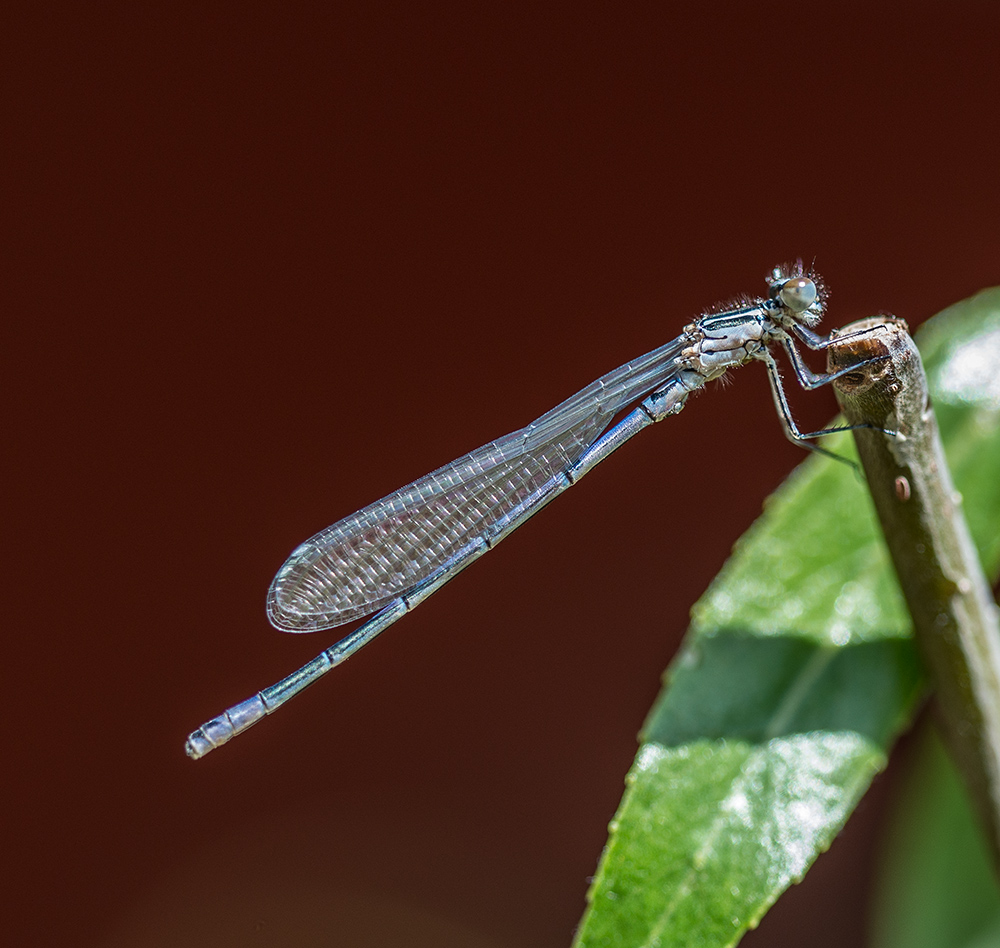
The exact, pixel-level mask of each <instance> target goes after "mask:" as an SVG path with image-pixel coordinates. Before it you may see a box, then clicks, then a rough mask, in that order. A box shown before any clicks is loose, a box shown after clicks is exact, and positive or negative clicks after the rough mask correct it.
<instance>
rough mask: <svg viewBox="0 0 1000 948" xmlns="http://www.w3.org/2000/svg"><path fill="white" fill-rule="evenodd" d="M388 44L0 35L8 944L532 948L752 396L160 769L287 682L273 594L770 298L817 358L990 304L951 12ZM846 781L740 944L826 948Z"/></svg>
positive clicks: (564, 891)
mask: <svg viewBox="0 0 1000 948" xmlns="http://www.w3.org/2000/svg"><path fill="white" fill-rule="evenodd" d="M404 7H409V5H404V4H394V5H372V4H356V5H353V6H347V5H345V4H343V3H339V4H330V5H327V4H315V5H313V6H300V5H290V4H271V5H267V6H261V5H249V4H234V5H231V6H228V7H222V6H219V5H211V6H209V5H190V6H180V5H176V4H170V5H166V4H164V5H162V8H160V9H157V8H155V7H154V6H153V5H150V4H141V5H136V4H122V5H120V6H118V7H114V6H109V5H100V6H99V5H89V4H88V5H85V8H84V9H78V10H76V11H75V12H70V11H58V10H50V11H49V12H47V13H46V14H45V15H43V16H39V17H37V18H36V20H35V22H33V23H31V24H24V25H23V27H19V28H17V29H13V30H12V31H11V32H10V34H9V35H8V37H7V41H8V44H9V45H11V46H12V47H13V51H12V54H11V55H10V56H9V57H8V61H7V65H8V67H12V68H10V72H11V78H10V79H9V80H8V81H5V86H6V92H7V95H8V99H9V101H11V102H12V104H13V111H12V112H11V113H10V118H9V122H8V124H7V132H6V135H7V139H8V145H9V146H11V147H9V149H8V151H9V153H10V154H11V155H12V156H13V158H14V160H15V164H14V169H13V170H14V174H13V176H11V177H10V178H9V181H10V184H9V187H8V193H7V194H6V196H5V202H6V204H7V211H8V215H7V216H8V224H7V226H5V228H4V230H5V236H6V238H7V239H6V244H7V246H8V249H7V251H5V254H4V256H5V261H4V262H5V264H6V266H5V268H4V269H5V271H6V273H7V278H6V280H5V284H6V288H7V293H6V296H7V299H8V302H7V305H6V306H5V310H6V320H5V325H6V327H7V330H6V333H5V343H6V345H5V348H6V356H7V357H6V359H5V364H6V366H7V368H6V369H5V371H4V376H5V379H4V382H5V386H4V389H5V395H4V399H3V401H4V404H5V414H6V415H7V419H8V420H7V424H6V426H5V442H6V444H7V446H8V448H9V454H8V456H7V462H6V465H5V467H6V469H7V473H8V476H9V480H8V488H7V490H6V491H5V494H6V495H7V497H8V499H9V500H10V501H12V503H11V511H10V513H9V516H8V524H7V529H6V533H7V537H8V541H9V543H8V553H9V554H11V556H10V563H9V565H8V567H7V577H8V580H7V581H8V586H7V589H8V602H9V604H10V605H11V606H12V608H8V610H7V613H8V623H7V630H8V633H7V636H6V639H7V648H8V664H7V668H8V693H7V696H6V700H5V702H4V703H5V707H6V712H5V714H6V718H7V722H8V723H7V728H6V730H7V732H8V739H9V740H8V751H7V754H6V761H7V763H6V771H7V774H6V777H5V779H4V781H3V783H4V786H5V794H4V795H5V798H6V800H5V802H4V810H5V815H6V816H7V817H8V818H9V824H10V829H11V830H12V833H11V839H10V841H9V842H8V843H5V845H4V849H5V860H4V861H5V863H6V864H7V866H8V869H9V870H10V871H9V873H8V879H7V881H6V883H5V886H4V892H5V895H6V896H7V897H8V898H9V899H10V906H9V907H8V908H7V909H6V911H5V912H4V934H5V939H4V940H5V941H6V942H7V943H8V944H12V945H13V944H17V945H59V946H62V945H74V946H95V945H100V946H140V945H141V946H147V945H148V946H167V945H171V946H172V945H185V946H192V945H199V946H200V945H205V946H212V948H222V946H229V945H234V946H236V945H239V946H243V945H268V946H270V945H275V946H279V945H280V946H285V945H288V946H296V948H297V946H311V945H324V946H327V945H349V946H384V945H398V944H407V945H422V944H428V945H434V946H436V948H443V946H450V945H452V944H462V945H484V946H487V945H488V946H510V945H518V946H553V948H555V946H561V945H566V944H568V942H569V940H570V938H571V934H572V931H573V928H574V925H575V924H576V922H577V920H578V918H579V916H580V913H581V911H582V909H583V907H584V892H585V888H586V880H587V877H588V876H589V875H590V874H591V873H592V872H593V871H594V868H595V866H596V862H597V858H598V855H599V853H600V849H601V845H602V843H603V841H604V838H605V832H606V823H607V821H608V820H609V819H610V817H611V815H612V813H613V812H614V809H615V807H616V805H617V803H618V800H619V797H620V794H621V791H622V778H623V775H624V773H625V771H626V769H627V768H628V766H629V763H630V762H631V759H632V756H633V754H634V751H635V733H636V731H637V729H638V728H639V726H640V724H641V722H642V719H643V716H644V714H645V712H646V710H647V708H648V707H649V704H650V702H651V700H652V698H653V696H654V695H655V693H656V691H657V687H658V679H659V674H660V671H661V669H662V668H663V667H664V666H665V665H666V664H667V662H668V661H669V660H670V657H671V655H672V654H673V652H674V650H675V648H676V644H677V642H678V640H679V638H680V636H681V634H682V633H683V631H684V628H685V625H686V619H687V611H688V609H689V607H690V605H691V603H692V602H694V600H695V599H696V598H697V597H698V596H699V595H700V594H701V592H702V591H703V590H704V588H705V586H706V585H707V583H708V582H709V581H710V580H711V578H712V576H713V575H714V574H715V573H716V571H717V570H718V568H719V567H720V565H721V564H722V562H723V561H724V559H725V558H726V556H727V554H728V553H729V550H730V547H731V545H732V544H733V542H734V541H735V540H736V539H737V538H738V537H739V535H740V534H741V533H742V532H743V530H744V529H745V528H746V527H747V526H748V525H749V524H750V522H751V521H752V520H753V518H754V517H755V516H756V515H757V513H758V512H759V509H760V505H761V502H762V500H763V499H764V497H765V496H766V495H767V494H768V492H769V491H770V490H771V489H773V488H774V487H775V486H776V485H777V483H778V482H779V481H780V480H781V478H782V477H783V476H784V474H785V473H786V472H787V471H788V470H789V469H790V468H791V467H792V466H793V465H794V464H796V463H797V462H798V461H799V460H801V457H802V455H801V452H800V451H798V450H796V449H795V448H794V447H793V446H791V445H789V444H787V443H786V442H785V441H784V439H783V437H782V435H781V432H780V430H779V426H778V423H777V421H776V419H775V418H774V415H773V411H772V409H771V406H770V400H769V394H768V391H767V386H766V382H765V378H764V373H763V371H762V370H761V369H760V368H759V367H750V368H748V369H746V370H744V371H742V372H740V373H738V374H737V375H736V376H735V377H734V383H733V385H732V387H730V388H728V389H726V390H722V389H719V388H718V387H713V390H711V391H710V392H708V393H707V394H705V395H703V396H701V397H699V398H698V399H696V400H694V401H693V402H692V403H691V404H690V405H689V406H688V409H687V410H686V411H685V412H684V413H683V414H682V415H680V416H679V417H677V418H675V419H671V420H669V421H668V422H666V423H665V424H663V425H661V426H659V427H658V428H656V429H655V430H653V431H651V432H648V433H646V434H644V435H643V436H642V437H641V438H639V439H637V440H636V441H635V442H633V443H632V444H631V445H629V447H628V448H626V449H625V450H624V451H623V452H622V453H621V454H620V455H619V456H617V457H616V458H614V459H613V461H611V462H609V463H608V464H607V465H605V466H604V467H602V468H601V469H599V470H598V471H596V472H595V473H594V474H593V475H592V476H591V477H589V478H588V479H587V480H586V481H585V482H584V484H583V485H581V486H580V487H579V488H577V489H575V490H574V491H572V492H571V493H570V494H569V495H567V496H566V497H564V498H562V499H560V500H559V501H558V503H556V504H554V505H553V506H552V507H550V508H549V509H548V510H547V511H546V512H545V513H544V514H543V515H542V516H540V517H539V518H538V519H537V520H535V521H533V522H532V523H531V524H530V526H529V527H527V528H526V529H525V530H523V531H522V532H520V533H519V534H518V535H517V536H516V537H514V538H512V539H511V540H510V541H508V542H507V543H505V544H504V545H503V546H502V547H501V548H500V549H499V550H498V551H497V552H495V553H493V554H492V555H491V556H489V557H488V558H486V559H485V560H484V561H483V562H481V563H479V564H477V565H476V566H475V567H474V568H473V569H471V570H470V571H469V572H468V573H466V574H465V575H464V576H463V577H462V578H461V579H460V580H458V581H457V582H455V583H454V584H453V585H452V586H450V587H449V588H448V589H447V590H446V591H445V592H444V593H442V594H441V595H439V596H437V597H435V598H434V599H432V600H431V601H429V602H428V603H426V604H425V605H424V606H423V607H422V608H421V609H420V610H418V611H417V612H416V613H415V614H414V615H412V616H410V617H408V618H407V619H405V621H404V622H402V623H401V624H400V625H399V626H397V627H395V628H394V629H393V630H392V631H391V632H390V633H388V634H387V636H386V638H385V639H384V640H382V641H380V642H379V643H378V644H376V645H374V646H373V647H372V648H370V649H368V650H366V652H365V653H363V654H362V655H361V656H359V657H357V658H356V659H355V660H354V661H352V662H351V663H350V664H349V665H348V666H347V667H345V668H343V669H340V670H339V671H338V672H336V673H335V674H334V675H333V676H331V677H330V678H329V679H328V680H327V681H326V682H324V683H323V684H322V685H320V686H317V687H316V688H315V689H314V690H313V691H311V692H310V693H309V694H308V695H306V696H303V697H301V698H299V699H298V700H296V701H295V702H294V703H293V704H292V705H290V706H289V707H288V708H286V709H284V710H283V711H282V712H281V713H280V714H279V715H277V716H276V717H274V718H273V719H270V720H268V721H266V722H264V723H263V724H261V725H260V726H259V727H257V728H255V729H254V731H253V732H251V733H250V734H248V735H246V736H244V737H242V738H240V739H239V740H238V741H237V742H236V743H235V744H233V745H231V746H229V747H227V748H225V749H224V750H222V751H220V752H219V753H216V754H213V755H211V756H210V757H209V758H207V759H206V760H204V761H202V762H200V763H192V762H191V761H189V760H187V759H186V758H185V757H184V755H183V750H182V748H183V742H184V738H185V736H186V734H187V732H188V731H190V730H192V729H193V728H194V727H195V726H197V725H198V724H200V723H201V722H202V721H203V720H205V719H206V718H208V717H211V716H213V715H215V714H216V713H218V712H219V711H221V710H222V708H223V707H225V706H226V705H228V704H232V703H233V702H235V701H237V700H239V699H242V698H244V697H247V696H248V695H250V694H251V693H252V692H253V691H255V690H256V689H257V688H259V687H262V686H264V685H266V684H269V683H271V682H272V681H274V680H276V679H277V678H279V677H281V676H282V675H284V674H286V673H287V672H289V671H291V670H292V669H293V668H295V667H297V666H298V665H299V664H300V663H302V662H303V661H305V660H306V659H308V658H311V657H312V656H313V655H314V654H316V653H317V652H318V651H319V650H320V649H322V648H324V647H326V646H327V645H329V644H331V642H332V641H333V639H334V636H333V635H325V636H314V637H301V638H298V637H293V636H287V635H281V634H279V633H277V632H274V631H273V630H271V629H270V628H269V626H268V625H267V623H266V620H265V617H264V609H263V604H264V594H265V591H266V589H267V585H268V583H269V581H270V579H271V576H272V574H273V573H274V571H275V570H276V569H277V568H278V567H279V566H280V565H281V563H282V562H283V560H284V557H285V556H286V554H287V553H288V552H289V551H290V550H291V549H292V547H294V546H295V545H296V544H297V543H298V542H299V541H301V540H303V539H304V538H306V537H307V536H309V535H310V534H311V533H313V532H314V531H316V530H317V529H319V528H321V527H324V526H326V525H327V524H328V523H330V522H332V521H334V520H336V519H338V518H340V517H341V516H343V515H345V514H347V513H350V512H351V511H353V510H354V509H355V508H357V507H359V506H362V505H364V504H365V503H367V502H369V501H371V500H373V499H375V498H377V497H379V496H381V495H382V494H384V493H386V492H388V491H390V490H392V489H394V488H396V487H398V486H400V485H401V484H404V483H406V482H407V481H409V480H411V479H413V478H414V477H416V476H418V475H421V474H423V473H425V472H426V471H428V470H430V469H432V468H434V467H437V466H438V465H440V464H442V463H444V462H446V461H448V460H450V459H451V458H453V457H455V456H457V455H459V454H461V453H462V452H464V451H466V450H468V449H470V448H473V447H475V446H477V445H479V444H481V443H483V442H484V441H487V440H489V439H491V438H493V437H496V436H498V435H500V434H502V433H504V432H506V431H508V430H511V429H513V428H517V427H520V426H521V425H523V424H524V423H526V422H527V421H529V420H530V419H531V418H533V417H535V416H537V415H539V414H541V413H542V412H543V411H545V410H546V409H548V408H549V407H551V406H552V405H554V404H555V403H557V402H558V401H560V400H561V399H563V398H564V397H566V396H568V395H569V394H571V393H572V392H573V391H574V390H575V389H577V388H579V387H580V386H582V385H584V384H585V383H587V382H588V381H590V380H591V379H592V378H595V377H596V376H598V375H600V374H601V373H603V372H605V371H607V370H608V369H610V368H612V367H614V366H616V365H618V364H620V363H622V362H624V361H626V360H628V359H629V358H631V357H633V356H635V355H637V354H639V353H642V352H644V351H646V350H648V349H651V348H653V347H655V346H657V345H659V344H660V343H662V342H663V341H665V340H667V339H669V338H672V337H673V336H675V335H676V334H677V333H678V332H679V331H680V329H681V327H682V326H683V325H684V323H685V322H687V321H688V320H689V319H690V318H691V317H692V316H694V315H696V314H697V313H698V311H699V310H700V309H701V308H702V307H704V306H706V305H708V304H711V303H713V302H715V301H717V300H719V299H720V298H725V297H726V296H729V295H732V294H735V293H738V292H754V293H756V292H759V291H761V290H763V288H764V284H763V277H764V275H765V274H766V273H767V272H768V271H769V269H770V268H771V267H772V266H773V265H774V264H775V263H778V262H779V261H783V260H786V259H789V258H794V257H795V256H797V255H803V256H805V257H806V258H807V259H812V258H813V257H815V260H816V267H817V269H818V270H819V271H820V272H821V273H823V274H824V276H825V277H826V278H827V280H828V282H829V283H830V284H831V286H832V287H833V299H832V306H831V309H830V318H829V322H830V324H831V325H834V324H839V323H845V322H848V321H850V320H852V319H855V318H858V317H861V316H864V315H868V314H870V313H872V312H874V311H877V310H888V311H893V312H895V313H897V314H899V315H901V316H904V317H905V318H907V319H908V320H910V321H911V323H913V324H918V323H919V322H921V321H922V320H923V319H925V318H927V317H928V316H930V315H931V314H932V313H934V312H935V311H937V310H938V309H940V308H941V307H943V306H945V305H946V304H948V303H950V302H953V301H955V300H957V299H960V298H962V297H965V296H967V295H969V294H970V293H972V292H974V291H975V290H978V289H980V288H981V287H983V286H986V285H990V284H994V283H996V282H998V250H1000V238H998V233H1000V231H998V227H997V221H998V219H1000V215H998V212H1000V189H998V186H997V180H998V175H997V171H998V167H1000V164H998V154H1000V149H998V145H1000V134H998V129H997V105H996V103H997V93H998V89H997V81H996V75H997V73H996V65H997V58H996V57H997V54H996V39H997V36H998V35H1000V29H998V27H1000V23H998V16H997V13H996V7H995V5H993V4H986V3H983V4H981V5H979V4H969V3H964V4H963V3H951V4H948V5H946V6H943V7H938V6H935V7H934V8H931V7H930V6H929V5H928V10H927V12H921V6H920V5H919V4H917V5H916V6H912V5H903V4H901V5H899V6H898V7H895V6H888V7H886V6H881V7H879V8H878V9H872V8H870V7H868V6H856V7H854V6H850V5H846V4H841V5H838V6H837V12H836V13H829V14H817V13H815V12H813V11H812V5H803V4H796V5H792V4H789V5H769V4H746V3H741V4H729V3H727V4H713V5H710V6H709V5H691V6H690V7H689V8H687V9H684V10H678V9H673V5H669V6H668V5H663V9H661V10H659V11H658V12H656V13H654V14H643V15H637V14H636V13H635V12H634V11H630V10H629V9H628V8H627V6H626V5H611V4H609V5H607V6H597V5H587V4H585V5H566V6H565V7H564V8H562V9H555V8H554V7H551V6H547V5H546V6H545V9H544V10H543V9H542V5H538V6H535V5H526V6H523V7H513V6H510V5H504V6H500V5H495V6H491V7H489V8H487V7H485V6H484V7H476V8H471V7H469V6H466V5H458V4H456V5H446V4H434V5H430V6H427V7H424V8H422V9H419V10H415V9H413V8H408V9H404ZM795 407H796V411H797V414H798V416H799V417H800V419H801V420H802V422H803V424H805V425H819V424H821V423H822V422H824V421H825V420H826V419H827V418H828V417H829V416H830V415H831V414H832V413H833V402H832V396H831V395H830V394H829V393H827V392H820V393H816V394H812V395H808V396H807V395H804V394H799V395H798V396H796V397H795ZM887 785H888V784H887V782H886V780H884V779H883V780H882V781H881V782H880V786H878V787H876V791H875V795H874V796H872V797H870V798H868V799H867V800H866V801H865V802H864V803H863V804H862V806H861V808H860V810H859V812H858V814H857V815H856V817H855V819H854V821H852V823H851V824H850V826H849V827H848V830H847V831H846V832H845V834H844V835H843V837H842V838H841V839H840V840H838V841H837V842H836V843H835V844H834V846H833V848H832V850H831V852H830V853H829V854H827V855H824V856H823V857H822V858H821V859H820V860H819V862H818V864H817V866H816V868H815V869H814V870H813V872H812V873H811V874H810V875H809V877H808V878H807V881H806V882H805V883H804V884H803V885H802V886H799V887H796V888H795V889H793V891H792V892H790V893H789V895H788V896H787V897H786V898H785V899H783V900H782V902H780V903H779V905H778V906H777V907H776V909H775V910H774V911H773V913H772V914H771V915H769V916H768V917H767V918H766V919H765V920H764V922H763V925H762V926H761V928H760V930H759V931H758V932H755V933H752V934H751V935H750V936H748V938H747V939H746V942H745V943H746V944H747V945H757V946H761V945H765V944H767V945H770V946H778V945H793V944H795V945H799V944H803V943H809V944H810V945H813V946H824V945H837V946H845V945H859V944H861V943H862V942H863V939H864V925H865V912H866V898H867V888H868V884H869V882H870V878H871V873H872V868H871V866H872V858H873V853H874V850H875V843H876V838H877V833H876V824H877V823H878V820H879V819H880V816H879V814H880V812H881V810H882V808H883V807H882V805H881V804H880V803H879V801H880V800H882V802H883V803H884V798H885V797H886V792H885V790H886V787H887ZM8 794H9V795H8Z"/></svg>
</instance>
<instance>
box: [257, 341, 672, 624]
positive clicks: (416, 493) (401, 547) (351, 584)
mask: <svg viewBox="0 0 1000 948" xmlns="http://www.w3.org/2000/svg"><path fill="white" fill-rule="evenodd" d="M685 344H686V337H684V336H680V337H678V338H677V339H675V340H673V341H672V342H668V343H667V344H666V345H664V346H661V347H660V348H659V349H654V350H653V351H652V352H648V353H647V354H646V355H644V356H642V357H640V358H639V359H636V360H635V361H633V362H629V363H628V364H626V365H623V366H620V367H619V368H617V369H615V370H614V371H612V372H609V373H608V374H607V375H604V376H602V377H601V378H599V379H597V381H595V382H592V383H591V384H590V385H588V386H587V387H586V388H584V389H581V390H580V391H579V392H577V393H576V394H575V395H573V396H572V397H571V398H568V399H567V400H566V401H564V402H562V403H561V404H559V405H557V406H556V407H555V408H553V409H552V410H551V411H549V412H546V413H545V414H544V415H542V416H541V417H540V418H538V419H536V420H535V421H533V422H532V423H531V424H530V425H528V426H527V427H526V428H522V429H521V430H519V431H515V432H512V433H511V434H509V435H506V436H505V437H503V438H500V439H499V440H497V441H493V442H491V443H490V444H486V445H483V447H481V448H478V449H477V450H475V451H473V452H471V453H470V454H466V455H464V456H463V457H460V458H458V459H457V460H456V461H452V463H451V464H447V465H445V466H444V467H442V468H440V469H439V470H437V471H434V472H433V473H431V474H428V475H426V476H425V477H422V478H420V479H419V480H416V481H414V482H413V483H412V484H410V485H408V486H407V487H403V488H402V489H400V490H398V491H396V492H395V493H392V494H389V495H388V496H387V497H383V498H382V500H379V501H376V502H375V503H374V504H371V505H369V506H368V507H365V508H364V509H362V510H359V511H358V512H357V513H354V514H351V515H350V516H349V517H345V518H344V519H343V520H341V521H339V522H338V523H335V524H334V525H333V526H331V527H327V528H326V529H325V530H323V531H321V532H320V533H317V534H316V535H315V536H314V537H312V538H311V539H309V540H307V541H306V542H305V543H303V544H302V545H301V546H299V547H298V548H297V549H296V550H295V551H294V552H293V553H292V555H291V556H290V557H289V558H288V561H287V562H286V563H285V565H284V566H283V567H282V568H281V569H280V570H279V572H278V574H277V576H275V577H274V581H273V582H272V583H271V589H270V591H269V593H268V599H267V612H268V617H269V619H270V620H271V623H272V624H273V625H275V626H276V627H277V628H279V629H284V630H285V631H288V632H315V631H318V630H320V629H329V628H332V627H333V626H337V625H341V624H343V623H345V622H350V621H351V620H353V619H357V618H360V617H361V616H365V615H368V614H369V613H371V612H375V611H376V610H378V609H381V608H383V607H384V606H386V605H388V604H389V603H390V602H391V601H392V600H393V599H396V598H397V597H399V596H401V595H404V594H405V593H406V592H407V591H408V590H410V589H412V587H414V586H415V585H417V584H418V583H420V582H422V581H423V580H425V579H427V578H428V577H429V576H430V575H431V574H433V573H434V571H435V570H437V569H438V568H440V566H441V565H442V564H443V563H445V562H447V561H448V560H449V559H450V558H451V557H453V556H454V555H455V554H456V553H457V552H458V551H459V550H460V549H461V548H462V547H463V546H464V545H465V544H467V543H468V542H469V541H470V540H471V539H473V538H474V537H476V536H478V535H480V534H482V533H483V532H484V531H485V530H487V529H488V528H489V527H490V525H491V524H494V523H496V522H497V521H498V520H500V519H501V518H502V517H503V516H504V515H505V514H507V513H509V512H510V511H511V510H513V509H514V508H515V507H517V505H518V504H520V503H522V502H523V501H525V500H526V499H527V498H528V497H530V496H531V495H532V494H533V493H534V492H535V491H537V490H538V489H539V488H540V487H542V486H543V485H544V484H545V483H547V482H548V481H549V480H550V479H551V478H552V477H553V476H554V475H556V474H559V473H561V472H563V471H565V470H566V469H567V468H569V467H570V466H571V465H572V464H573V463H574V462H575V461H576V460H577V459H578V458H579V457H580V456H581V455H582V454H583V452H584V451H586V450H587V448H588V447H590V445H591V444H593V442H594V441H595V440H597V438H598V437H600V435H601V433H602V432H603V431H604V429H605V428H606V427H607V426H608V423H609V422H610V421H611V419H612V418H613V417H614V415H615V414H617V413H618V412H619V411H620V410H621V409H622V408H624V407H625V406H626V405H628V404H630V403H632V402H634V401H637V400H638V399H640V398H642V397H644V396H645V395H647V394H649V392H651V391H652V390H653V389H654V388H656V387H658V386H659V384H660V383H661V381H664V380H665V379H667V378H669V377H670V375H671V374H672V373H673V372H674V371H675V363H676V359H677V356H678V355H679V354H680V352H681V350H682V349H683V348H684V345H685Z"/></svg>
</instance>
